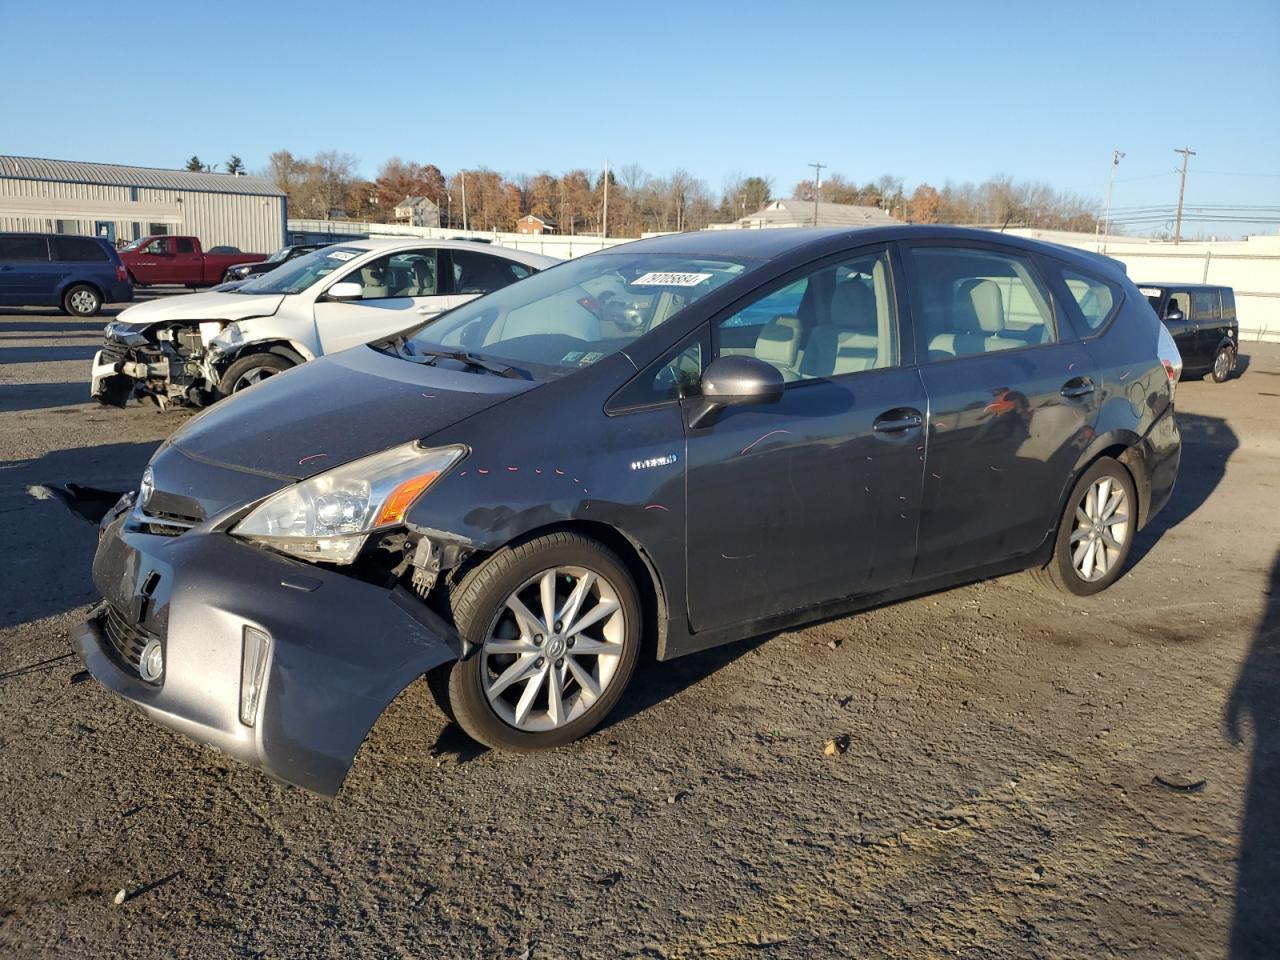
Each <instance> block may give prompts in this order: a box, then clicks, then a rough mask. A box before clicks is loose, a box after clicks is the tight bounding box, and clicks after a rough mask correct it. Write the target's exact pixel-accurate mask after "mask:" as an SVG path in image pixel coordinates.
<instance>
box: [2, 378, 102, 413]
mask: <svg viewBox="0 0 1280 960" xmlns="http://www.w3.org/2000/svg"><path fill="white" fill-rule="evenodd" d="M80 405H83V406H84V407H85V409H87V410H90V411H92V410H94V409H96V408H97V406H98V404H97V403H96V402H93V401H90V400H89V385H88V384H87V383H85V382H83V381H82V382H79V383H0V413H14V412H16V411H19V410H44V409H48V408H49V407H71V406H80ZM68 412H71V411H68Z"/></svg>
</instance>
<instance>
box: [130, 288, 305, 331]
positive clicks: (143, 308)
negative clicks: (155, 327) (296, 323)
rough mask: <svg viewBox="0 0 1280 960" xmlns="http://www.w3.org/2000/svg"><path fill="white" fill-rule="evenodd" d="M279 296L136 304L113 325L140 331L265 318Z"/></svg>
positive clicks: (195, 296) (206, 296)
mask: <svg viewBox="0 0 1280 960" xmlns="http://www.w3.org/2000/svg"><path fill="white" fill-rule="evenodd" d="M283 300H284V297H282V296H280V295H279V294H258V295H256V296H252V295H248V294H239V293H214V292H209V293H189V294H187V295H185V296H180V297H165V298H163V299H160V300H148V301H147V302H145V303H136V304H134V305H133V306H132V307H126V308H125V309H124V310H121V311H120V315H119V316H117V317H116V318H115V320H114V322H115V323H116V324H127V325H129V326H130V327H133V329H134V331H135V332H141V331H142V330H144V329H146V328H147V327H149V326H151V325H152V324H154V323H161V322H167V321H170V320H244V319H245V318H247V317H268V316H270V315H271V314H273V313H275V312H276V311H277V310H279V309H280V303H281V302H282V301H283Z"/></svg>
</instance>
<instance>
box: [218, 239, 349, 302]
mask: <svg viewBox="0 0 1280 960" xmlns="http://www.w3.org/2000/svg"><path fill="white" fill-rule="evenodd" d="M368 252H369V251H368V250H362V249H360V248H359V247H325V248H324V249H323V250H316V251H314V252H313V253H308V254H306V255H305V256H302V257H295V258H294V259H292V260H290V261H288V262H287V263H286V264H285V265H284V266H282V267H276V268H275V269H274V270H272V271H271V272H270V273H264V274H263V275H262V276H260V277H256V278H254V279H253V280H250V281H249V282H248V283H246V284H244V286H242V287H239V288H238V289H237V290H236V291H235V292H236V293H277V294H279V293H285V294H287V293H301V292H302V291H303V290H305V289H307V287H309V286H311V285H312V284H313V283H316V282H317V281H319V280H320V279H322V278H323V277H326V276H328V275H329V274H331V273H333V271H335V270H337V269H339V268H340V267H342V266H344V265H345V264H347V263H349V262H350V261H352V260H354V259H355V258H356V257H361V256H364V255H365V254H366V253H368Z"/></svg>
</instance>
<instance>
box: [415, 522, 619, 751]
mask: <svg viewBox="0 0 1280 960" xmlns="http://www.w3.org/2000/svg"><path fill="white" fill-rule="evenodd" d="M449 603H450V607H451V608H452V613H453V620H454V624H455V625H456V626H457V628H458V632H459V633H460V634H461V635H462V636H463V637H464V638H465V639H466V640H468V641H469V642H470V643H471V645H472V646H473V647H474V649H475V652H474V653H473V654H472V655H471V656H469V657H468V658H467V659H465V660H460V661H458V662H457V663H454V664H453V665H452V666H451V667H450V668H449V669H448V675H447V678H443V677H442V678H440V679H441V680H442V681H444V682H437V683H434V684H432V688H433V692H435V693H436V695H437V698H439V699H442V700H443V701H444V702H442V703H441V706H442V707H444V709H445V711H446V713H448V714H449V715H450V716H451V717H452V718H453V719H454V720H456V721H457V723H458V725H459V726H460V727H462V729H463V730H464V731H465V732H466V733H467V734H468V735H469V736H471V737H472V738H473V739H475V740H477V741H479V742H480V743H483V744H485V745H486V746H489V747H493V748H495V749H506V750H516V751H524V752H528V751H534V750H544V749H550V748H553V747H558V746H562V745H563V744H566V743H570V742H571V741H573V740H577V739H578V738H579V737H582V736H585V735H586V734H587V733H589V732H590V731H591V730H593V729H594V728H595V727H596V726H598V725H599V724H600V723H601V721H603V720H604V719H605V717H607V716H608V715H609V712H610V711H611V710H612V709H613V708H614V706H615V705H616V704H617V702H618V700H619V698H620V697H621V696H622V693H623V691H624V690H625V689H626V686H627V684H628V683H629V682H630V680H631V675H632V673H633V672H634V670H635V665H636V660H637V658H638V656H639V651H640V637H641V632H642V624H641V613H640V601H639V596H638V593H637V591H636V586H635V582H634V581H633V580H632V578H631V575H630V573H629V572H628V571H627V568H626V566H625V565H624V564H623V563H622V561H621V560H619V559H618V557H617V556H616V555H615V554H614V553H613V552H612V551H610V550H609V549H608V548H606V547H604V546H603V545H602V544H600V543H597V542H596V541H594V540H590V539H588V538H586V537H583V536H580V535H578V534H576V533H569V532H563V533H552V534H547V535H545V536H541V537H537V538H536V539H533V540H530V541H528V542H526V543H523V544H520V545H518V546H515V547H504V548H503V549H502V550H499V551H498V552H497V553H495V554H494V555H493V556H492V557H490V558H489V559H487V560H486V561H484V562H483V563H482V564H480V565H479V566H478V567H476V568H475V569H474V570H472V571H470V572H469V573H468V574H467V575H466V576H464V577H463V578H462V580H461V581H460V582H459V583H458V584H456V585H455V586H454V588H453V589H452V590H450V591H449Z"/></svg>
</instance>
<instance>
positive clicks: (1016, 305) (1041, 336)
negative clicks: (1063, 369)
mask: <svg viewBox="0 0 1280 960" xmlns="http://www.w3.org/2000/svg"><path fill="white" fill-rule="evenodd" d="M911 259H912V261H913V263H914V265H915V273H916V287H917V289H916V294H915V296H914V297H913V299H912V309H913V312H914V313H915V316H916V322H917V324H918V326H919V327H920V329H921V330H922V332H923V339H924V345H925V349H926V351H927V357H928V359H929V360H948V359H951V358H952V357H967V356H973V355H976V354H980V353H996V352H998V351H1001V350H1016V349H1018V348H1019V347H1030V346H1037V345H1039V344H1045V343H1054V342H1056V341H1057V339H1058V337H1057V331H1056V329H1055V327H1054V322H1053V309H1052V307H1051V306H1050V300H1049V295H1048V293H1046V292H1045V289H1044V287H1042V286H1041V284H1040V282H1039V281H1038V280H1037V279H1036V277H1035V274H1034V273H1033V272H1032V269H1031V265H1030V263H1029V262H1028V261H1027V260H1026V259H1024V258H1023V257H1019V256H1015V255H1011V254H1004V253H993V252H990V251H986V250H969V249H959V248H952V247H918V248H915V249H913V250H912V251H911Z"/></svg>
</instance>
